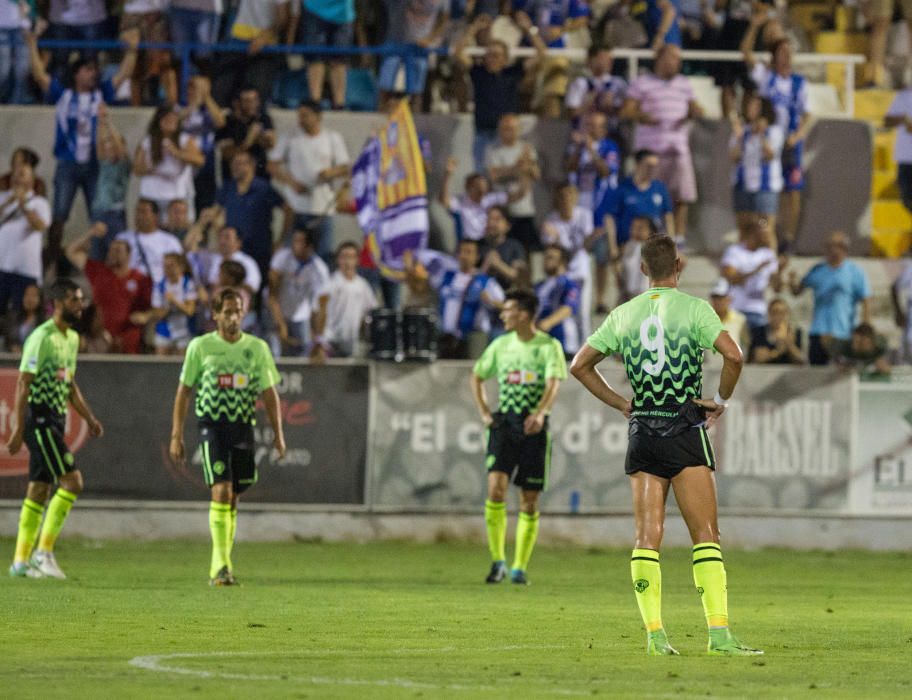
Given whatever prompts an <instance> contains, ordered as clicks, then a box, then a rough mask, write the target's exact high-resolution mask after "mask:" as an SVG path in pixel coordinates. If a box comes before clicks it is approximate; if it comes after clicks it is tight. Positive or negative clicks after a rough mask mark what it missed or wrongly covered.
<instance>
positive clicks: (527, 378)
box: [507, 369, 538, 384]
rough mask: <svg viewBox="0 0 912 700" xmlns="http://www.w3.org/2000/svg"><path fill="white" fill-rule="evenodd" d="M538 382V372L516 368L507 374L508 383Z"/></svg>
mask: <svg viewBox="0 0 912 700" xmlns="http://www.w3.org/2000/svg"><path fill="white" fill-rule="evenodd" d="M536 382H538V372H530V371H529V370H525V369H516V370H513V371H512V372H509V373H508V374H507V384H535V383H536Z"/></svg>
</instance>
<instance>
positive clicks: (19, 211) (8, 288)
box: [0, 163, 51, 314]
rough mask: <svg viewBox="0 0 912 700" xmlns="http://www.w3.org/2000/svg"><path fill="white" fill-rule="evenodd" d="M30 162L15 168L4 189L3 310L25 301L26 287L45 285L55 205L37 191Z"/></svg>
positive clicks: (0, 224) (0, 202) (0, 222)
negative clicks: (46, 240)
mask: <svg viewBox="0 0 912 700" xmlns="http://www.w3.org/2000/svg"><path fill="white" fill-rule="evenodd" d="M34 186H35V171H34V170H33V169H32V166H31V165H29V164H28V163H19V164H18V165H17V166H16V168H15V170H13V174H12V178H11V181H10V188H9V189H8V190H5V191H3V192H0V314H3V313H6V309H7V307H8V306H9V304H10V302H12V305H13V309H18V308H19V307H20V306H21V304H22V295H23V293H24V292H25V289H26V287H28V286H29V285H32V284H37V285H38V286H41V278H42V274H41V237H42V234H43V233H44V232H45V231H46V230H47V228H48V226H49V225H50V223H51V205H50V204H49V203H48V201H47V200H46V199H45V198H44V197H39V196H38V195H36V194H35V192H34Z"/></svg>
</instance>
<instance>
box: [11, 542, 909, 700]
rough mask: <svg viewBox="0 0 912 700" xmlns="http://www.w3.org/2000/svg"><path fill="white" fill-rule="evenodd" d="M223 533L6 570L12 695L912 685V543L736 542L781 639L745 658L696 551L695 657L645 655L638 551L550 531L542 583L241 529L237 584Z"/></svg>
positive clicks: (691, 625)
mask: <svg viewBox="0 0 912 700" xmlns="http://www.w3.org/2000/svg"><path fill="white" fill-rule="evenodd" d="M0 548H2V550H4V551H7V552H11V550H12V542H11V541H9V540H6V541H2V542H0ZM208 552H209V549H208V546H206V545H205V544H204V543H201V542H165V543H126V542H116V543H109V542H105V543H94V542H80V541H75V542H74V541H72V540H70V541H66V540H64V541H63V542H62V543H61V545H60V546H59V549H58V561H59V562H60V564H61V566H62V567H63V568H64V570H65V571H66V572H67V573H68V575H69V576H70V579H69V580H68V581H63V582H59V581H50V580H26V579H9V578H5V577H4V578H3V579H0V612H2V619H3V621H4V624H3V625H2V627H0V649H2V655H0V688H2V689H3V692H2V694H3V695H4V696H6V697H17V698H27V697H42V698H43V697H47V696H48V693H49V692H54V693H59V694H62V695H65V696H66V697H69V698H89V697H118V698H134V697H136V698H139V697H193V698H208V697H252V696H255V697H257V698H258V700H262V699H264V698H273V697H282V698H298V697H300V698H303V697H310V698H351V697H358V698H361V697H372V698H373V697H378V698H403V697H424V698H437V697H455V698H480V697H492V696H494V695H496V696H497V697H499V698H529V697H582V696H592V695H598V696H601V697H611V698H616V697H674V698H684V697H707V696H715V697H758V698H759V697H777V698H796V697H818V696H821V695H825V696H826V697H828V698H832V697H861V696H864V697H891V698H895V697H902V696H906V697H908V696H910V695H912V674H910V672H909V661H908V659H909V655H910V652H912V614H910V604H909V597H908V572H909V567H910V564H912V556H909V555H902V554H872V553H865V552H841V553H823V552H812V553H796V552H784V551H761V552H742V551H737V550H733V549H729V550H726V552H725V557H726V564H727V568H728V577H729V583H730V586H731V590H730V599H731V600H730V603H731V613H732V621H733V625H734V630H735V631H736V633H737V634H738V635H739V636H741V637H742V639H744V641H745V642H747V643H748V644H751V645H756V646H759V647H761V648H763V649H765V650H766V655H765V656H763V657H759V658H735V659H729V658H711V657H707V656H706V655H705V654H704V653H703V652H704V650H705V643H706V632H705V628H704V624H703V614H702V609H701V607H700V601H699V598H698V596H697V594H696V592H695V591H694V587H693V583H692V580H691V573H690V564H689V560H690V553H689V551H684V550H668V551H666V552H664V553H663V557H662V560H663V579H664V619H665V625H666V628H667V629H668V631H669V634H670V637H671V641H672V643H673V644H674V645H675V646H676V647H677V648H678V650H679V651H680V652H681V653H682V656H681V657H677V658H649V657H646V656H645V654H644V642H645V634H644V632H643V631H642V628H641V624H640V621H639V615H638V613H637V609H636V603H635V601H634V596H633V592H632V589H631V584H630V580H629V573H628V568H629V565H628V558H629V551H620V550H594V549H590V550H586V549H575V548H562V549H548V548H543V547H542V548H538V549H537V550H536V552H535V553H534V556H533V561H532V565H531V567H530V572H529V575H530V579H531V581H532V585H531V586H529V587H527V588H526V587H518V586H513V585H511V584H510V583H508V582H507V583H503V584H500V585H498V586H486V585H485V584H483V583H482V580H483V578H484V575H485V574H486V573H487V568H488V562H487V559H486V551H485V548H484V547H483V546H468V545H465V544H449V543H446V544H437V545H412V544H400V543H377V544H369V545H352V544H346V545H341V544H340V545H336V544H331V545H330V544H318V543H314V544H301V543H279V544H259V543H239V544H238V545H237V546H236V548H235V553H234V560H235V566H236V572H237V575H238V577H239V579H240V580H241V582H242V584H243V585H242V586H241V587H239V588H230V589H224V588H223V589H211V588H209V587H208V586H207V585H206V569H207V563H208ZM174 654H188V655H187V656H177V657H171V658H161V657H162V655H174ZM189 654H192V656H190V655H189ZM135 657H155V658H146V659H145V660H144V661H141V662H140V663H142V664H145V665H146V666H150V665H151V666H157V667H158V668H161V667H166V668H170V669H172V670H170V671H164V672H163V671H155V670H149V669H148V668H143V667H139V666H136V665H131V664H130V661H131V659H134V658H135ZM54 689H56V690H54Z"/></svg>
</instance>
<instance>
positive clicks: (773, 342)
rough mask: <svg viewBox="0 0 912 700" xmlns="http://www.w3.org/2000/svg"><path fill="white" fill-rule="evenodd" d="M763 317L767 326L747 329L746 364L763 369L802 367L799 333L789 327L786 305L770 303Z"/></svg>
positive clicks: (773, 301) (777, 300)
mask: <svg viewBox="0 0 912 700" xmlns="http://www.w3.org/2000/svg"><path fill="white" fill-rule="evenodd" d="M767 316H768V318H769V323H768V324H767V325H765V326H759V327H757V328H753V329H751V344H750V355H749V361H750V362H756V363H758V364H766V365H801V364H804V362H805V360H804V353H803V352H802V350H801V346H802V344H803V343H802V334H801V329H800V328H795V327H793V326H792V322H791V320H790V318H789V307H788V304H786V303H785V301H784V300H783V299H773V300H772V301H771V302H770V303H769V309H768V311H767Z"/></svg>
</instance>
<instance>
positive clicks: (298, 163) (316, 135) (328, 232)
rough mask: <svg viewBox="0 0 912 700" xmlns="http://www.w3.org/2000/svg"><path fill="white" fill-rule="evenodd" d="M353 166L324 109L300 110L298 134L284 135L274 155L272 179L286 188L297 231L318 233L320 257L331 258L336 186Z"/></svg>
mask: <svg viewBox="0 0 912 700" xmlns="http://www.w3.org/2000/svg"><path fill="white" fill-rule="evenodd" d="M350 169H351V163H350V159H349V156H348V150H347V149H346V148H345V141H344V140H343V139H342V135H341V134H340V133H339V132H338V131H335V130H333V129H330V128H327V127H325V126H323V120H322V114H321V110H320V105H318V104H317V103H316V102H307V103H304V104H302V105H301V106H300V107H298V128H297V129H295V131H293V132H292V133H290V134H283V135H282V136H281V138H279V142H278V143H277V144H276V147H275V148H274V149H273V150H272V151H271V152H270V153H269V173H270V174H271V175H272V177H273V179H274V180H275V182H276V183H278V184H280V185H281V186H283V187H284V195H285V200H286V201H287V202H288V203H289V205H291V208H292V209H293V210H294V213H295V228H309V229H311V230H312V231H314V233H315V235H316V237H315V239H314V240H315V244H316V248H317V254H318V255H319V256H320V257H321V258H323V260H324V261H326V260H329V259H330V258H331V257H332V249H333V225H332V216H333V214H335V212H336V192H335V190H334V189H333V187H334V185H335V184H336V181H337V180H340V179H342V178H345V177H347V176H348V173H349V170H350Z"/></svg>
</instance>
